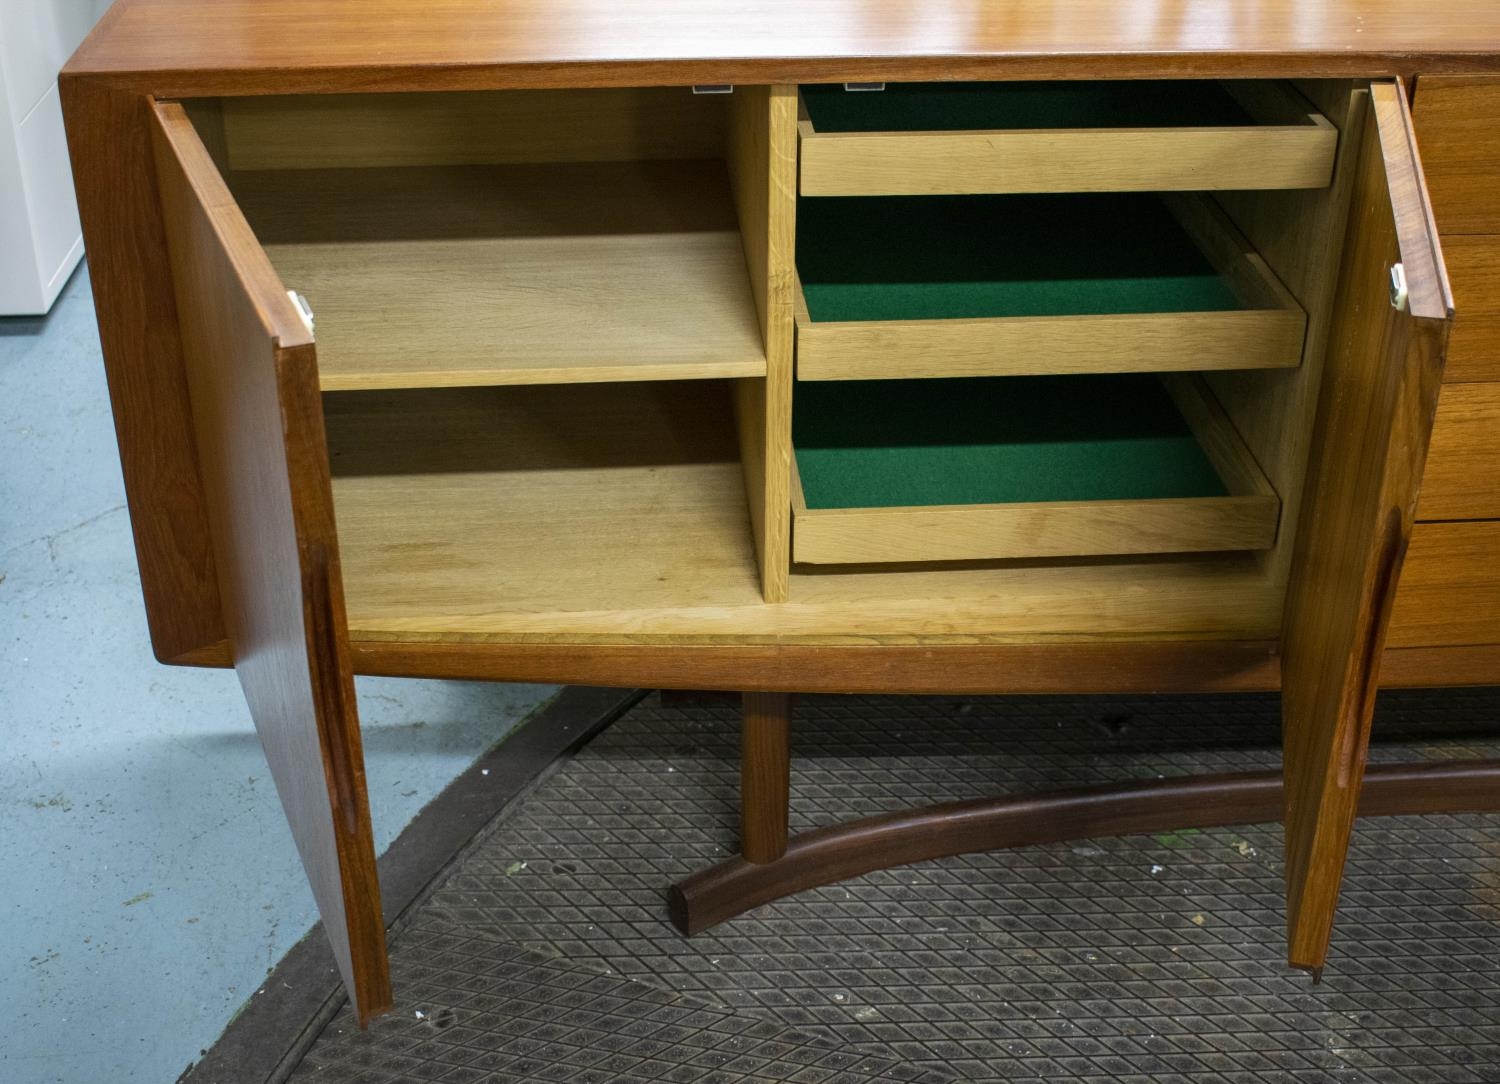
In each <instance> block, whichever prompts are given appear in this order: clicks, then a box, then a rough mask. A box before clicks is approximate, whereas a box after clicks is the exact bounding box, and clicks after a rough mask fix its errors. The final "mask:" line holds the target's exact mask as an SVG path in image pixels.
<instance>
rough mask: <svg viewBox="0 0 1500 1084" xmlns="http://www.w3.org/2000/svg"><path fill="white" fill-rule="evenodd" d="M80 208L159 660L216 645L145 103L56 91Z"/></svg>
mask: <svg viewBox="0 0 1500 1084" xmlns="http://www.w3.org/2000/svg"><path fill="white" fill-rule="evenodd" d="M62 103H63V109H64V113H65V116H66V118H67V134H68V150H69V153H70V154H71V155H72V159H73V167H74V170H75V171H76V172H75V178H74V183H75V187H76V189H77V193H78V210H79V215H80V217H81V219H82V222H83V233H84V240H85V242H86V243H87V245H88V254H89V281H90V283H91V285H92V287H93V292H94V307H95V310H96V311H97V312H98V314H99V338H100V342H101V345H102V346H103V350H104V371H105V374H106V375H107V376H108V378H109V395H110V403H111V406H112V407H113V409H114V419H115V434H116V437H117V439H118V441H119V450H120V466H121V468H122V471H123V473H124V476H125V495H126V498H127V499H128V500H129V502H130V527H131V531H132V534H133V535H134V540H135V553H136V564H137V566H138V567H139V569H140V575H141V593H142V595H143V596H144V599H145V604H146V621H147V625H148V626H149V629H150V633H151V647H152V649H153V650H154V651H155V653H156V657H157V658H158V659H161V660H162V661H164V662H165V661H170V660H171V659H173V658H176V657H177V656H179V655H182V654H184V653H186V652H189V651H193V650H196V649H199V648H202V647H205V646H207V645H209V644H213V643H215V642H217V641H219V640H222V639H223V638H224V621H223V618H222V616H221V612H220V606H219V583H218V578H217V576H216V574H215V571H214V555H213V544H212V542H211V541H210V539H209V529H208V500H207V497H206V496H205V494H204V492H203V486H202V481H201V475H200V471H199V465H198V447H197V442H196V440H195V438H194V436H193V422H192V412H191V408H190V406H189V397H188V385H187V375H186V372H185V370H184V368H183V357H182V344H181V342H180V341H179V339H178V334H177V308H176V299H175V297H174V295H173V292H172V272H171V267H170V265H169V263H168V258H167V245H166V235H165V233H164V232H163V227H162V213H161V200H160V195H159V193H158V189H157V179H156V166H155V163H154V161H153V159H152V148H151V131H150V127H149V117H150V107H151V103H150V100H149V99H147V98H143V97H141V96H139V95H132V94H127V93H122V92H119V91H115V90H113V89H111V88H110V87H108V86H107V85H106V84H103V83H99V82H87V83H85V82H81V81H73V82H69V81H64V82H63V85H62Z"/></svg>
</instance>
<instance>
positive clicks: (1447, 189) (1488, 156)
mask: <svg viewBox="0 0 1500 1084" xmlns="http://www.w3.org/2000/svg"><path fill="white" fill-rule="evenodd" d="M1496 117H1500V78H1494V77H1482V78H1456V79H1455V78H1443V77H1439V76H1425V75H1424V76H1423V77H1422V78H1421V79H1420V80H1419V81H1418V83H1417V97H1416V124H1417V141H1418V143H1419V145H1420V146H1421V148H1422V163H1423V166H1424V167H1425V169H1426V170H1427V183H1428V185H1429V186H1430V187H1431V190H1432V203H1433V209H1434V211H1435V212H1436V215H1437V223H1438V229H1440V230H1441V231H1442V232H1443V234H1444V235H1445V236H1446V235H1448V234H1460V233H1484V234H1494V233H1500V194H1497V193H1500V140H1497V139H1496V138H1495V118H1496Z"/></svg>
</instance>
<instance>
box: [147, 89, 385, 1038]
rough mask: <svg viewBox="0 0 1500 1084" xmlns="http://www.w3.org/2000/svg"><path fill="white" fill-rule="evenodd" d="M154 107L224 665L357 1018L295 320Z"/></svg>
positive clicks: (334, 571)
mask: <svg viewBox="0 0 1500 1084" xmlns="http://www.w3.org/2000/svg"><path fill="white" fill-rule="evenodd" d="M154 119H155V126H154V128H153V129H152V132H153V136H154V141H155V152H156V165H157V172H158V177H159V179H160V185H161V199H162V208H163V211H164V215H165V222H166V229H167V240H168V248H169V253H170V259H171V266H172V278H173V281H174V284H175V289H176V296H177V302H178V312H179V314H180V318H181V327H182V347H183V357H184V359H185V361H186V363H187V373H188V379H189V385H190V392H191V398H192V406H193V420H194V423H195V426H196V432H197V438H198V446H199V449H200V451H201V454H202V463H203V475H204V478H205V480H206V482H207V491H208V493H209V494H210V495H211V498H212V500H211V503H210V506H209V515H210V523H211V532H212V537H213V545H214V553H215V556H216V558H217V563H218V569H219V584H220V591H221V595H222V598H223V599H224V602H225V618H226V624H227V629H228V633H229V643H230V645H231V651H232V654H233V658H234V664H235V669H236V671H237V672H238V675H239V679H240V684H241V686H242V687H243V688H244V691H245V698H246V700H248V701H249V704H250V715H251V717H252V718H253V719H254V721H255V728H256V731H257V732H258V733H259V734H260V739H261V744H262V746H263V747H264V748H265V752H266V759H267V761H268V762H269V763H270V767H271V774H272V777H273V778H274V779H275V781H276V789H277V792H278V793H279V794H280V796H281V802H282V805H283V807H284V808H285V810H286V815H287V820H288V821H289V822H290V824H291V829H292V836H293V838H294V839H295V840H296V842H297V849H298V850H299V851H300V852H301V855H302V864H303V867H304V868H305V869H306V871H307V876H308V879H309V881H311V882H312V889H313V896H314V897H315V898H316V900H317V904H318V910H319V912H320V914H321V915H322V918H323V925H324V928H325V930H326V931H327V934H328V937H329V940H330V942H331V943H332V945H333V952H334V956H335V958H336V959H337V961H338V965H339V970H340V972H341V973H342V975H343V978H344V983H345V985H346V986H347V987H348V989H349V991H350V994H351V996H352V997H353V999H354V1004H355V1010H356V1013H357V1015H358V1017H359V1019H360V1021H361V1023H363V1022H364V1021H366V1020H368V1019H369V1018H370V1017H371V1016H373V1015H375V1014H377V1013H380V1012H382V1011H384V1010H386V1009H388V1008H389V1007H390V1005H391V984H390V973H389V963H388V961H387V959H386V953H385V926H384V922H383V919H382V916H381V911H380V886H379V883H378V881H377V878H376V868H375V848H374V842H373V837H372V835H371V830H370V811H369V803H368V800H367V797H366V793H365V775H364V756H363V753H362V752H361V747H360V736H359V717H358V714H357V711H356V707H355V699H354V677H353V670H352V667H351V663H350V658H349V645H348V634H347V630H346V628H345V621H344V599H343V581H342V577H341V574H340V568H339V550H338V538H337V536H336V534H335V530H334V522H333V495H332V493H331V491H330V488H329V478H328V460H327V453H326V451H325V445H324V439H323V411H322V402H321V398H320V394H319V391H318V376H317V359H316V357H315V354H314V350H313V344H312V336H311V334H310V333H309V332H308V330H307V328H306V327H304V326H303V324H302V322H301V319H300V317H299V316H298V314H297V312H296V310H295V309H294V308H293V307H292V305H291V303H290V302H289V301H288V299H287V297H286V295H285V293H284V292H283V291H282V290H281V288H280V284H279V283H278V282H277V280H276V275H275V273H274V272H273V271H272V270H271V266H270V264H269V263H267V262H266V259H265V256H264V254H263V253H262V251H261V249H260V246H259V245H258V244H257V243H256V241H255V238H254V236H253V235H252V234H251V232H250V228H249V226H248V225H247V224H246V223H245V220H244V219H243V218H242V217H241V216H240V214H239V212H238V210H237V209H236V207H235V205H234V202H233V200H232V199H231V198H230V196H229V192H228V190H227V189H226V188H225V187H224V184H223V181H222V179H221V178H220V176H219V173H218V171H217V170H216V169H215V167H214V165H213V162H212V160H211V159H210V158H209V155H208V152H207V151H206V150H205V149H204V147H203V144H202V143H201V142H200V141H199V139H198V137H197V134H196V133H195V132H194V130H193V128H192V125H191V123H190V122H189V121H188V118H187V116H186V114H185V113H184V112H183V110H182V108H181V107H180V106H177V105H172V104H165V105H159V106H157V107H156V110H155V114H154Z"/></svg>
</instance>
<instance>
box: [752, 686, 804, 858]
mask: <svg viewBox="0 0 1500 1084" xmlns="http://www.w3.org/2000/svg"><path fill="white" fill-rule="evenodd" d="M743 710H744V713H745V722H744V732H743V735H744V736H743V739H742V746H741V750H740V853H741V854H742V855H743V856H744V858H745V861H747V862H755V863H757V864H763V863H766V862H774V861H776V860H777V859H778V858H780V857H781V856H782V855H784V854H786V839H787V811H788V810H787V807H788V803H789V802H790V801H791V787H792V783H791V772H792V759H791V748H790V744H791V722H792V698H791V697H790V696H788V695H787V694H786V693H745V694H744V706H743Z"/></svg>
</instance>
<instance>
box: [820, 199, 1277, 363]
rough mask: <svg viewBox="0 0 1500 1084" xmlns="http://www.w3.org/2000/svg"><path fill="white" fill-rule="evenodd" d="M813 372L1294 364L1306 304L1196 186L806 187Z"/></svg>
mask: <svg viewBox="0 0 1500 1084" xmlns="http://www.w3.org/2000/svg"><path fill="white" fill-rule="evenodd" d="M797 270H798V275H799V278H800V280H801V296H800V301H799V305H798V312H797V375H798V377H799V378H800V379H802V380H861V379H882V378H893V377H949V376H1000V375H1021V374H1061V373H1088V372H1094V373H1098V372H1133V371H1151V372H1165V371H1180V370H1203V369H1256V368H1288V367H1294V366H1296V365H1298V364H1299V363H1300V362H1301V359H1302V340H1303V335H1304V333H1305V330H1306V326H1307V316H1306V314H1305V313H1304V311H1303V310H1302V308H1301V306H1299V305H1298V304H1297V300H1296V298H1294V297H1293V296H1292V295H1291V294H1290V293H1289V292H1288V291H1287V289H1286V288H1285V286H1283V285H1282V283H1281V281H1280V280H1279V279H1278V278H1277V277H1276V275H1275V274H1274V273H1273V272H1272V271H1271V270H1270V268H1269V267H1267V266H1266V263H1265V261H1264V260H1263V259H1262V258H1261V257H1260V256H1259V255H1258V254H1257V253H1256V252H1255V251H1254V249H1253V248H1252V246H1251V245H1250V243H1249V242H1248V241H1246V240H1245V238H1244V236H1243V235H1242V234H1241V233H1240V232H1239V231H1238V230H1237V229H1236V228H1235V227H1234V225H1233V223H1231V222H1230V221H1229V219H1228V218H1227V216H1225V215H1224V214H1223V212H1222V211H1220V210H1219V208H1218V207H1217V205H1216V204H1214V203H1213V202H1212V201H1211V200H1210V199H1208V198H1207V197H1203V196H1198V195H1170V196H1166V197H1158V196H1155V195H1149V194H1140V193H1125V194H1089V195H1066V196H1035V195H1033V196H943V197H935V198H926V199H913V198H909V197H890V198H876V199H869V198H866V199H852V198H851V199H804V200H802V201H801V206H800V207H799V210H798V229H797Z"/></svg>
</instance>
